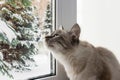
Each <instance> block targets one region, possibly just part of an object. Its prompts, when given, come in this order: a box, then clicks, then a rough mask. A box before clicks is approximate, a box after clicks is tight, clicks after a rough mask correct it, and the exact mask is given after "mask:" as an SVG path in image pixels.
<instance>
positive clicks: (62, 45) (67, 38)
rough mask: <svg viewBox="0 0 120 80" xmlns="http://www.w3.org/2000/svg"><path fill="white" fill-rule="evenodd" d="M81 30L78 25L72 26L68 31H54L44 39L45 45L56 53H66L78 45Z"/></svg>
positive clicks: (61, 29)
mask: <svg viewBox="0 0 120 80" xmlns="http://www.w3.org/2000/svg"><path fill="white" fill-rule="evenodd" d="M80 32H81V29H80V27H79V25H78V24H74V25H73V27H72V28H71V30H70V31H65V30H64V29H63V28H61V27H60V29H58V30H56V31H54V32H53V33H52V34H51V35H50V36H46V37H45V43H46V46H47V48H48V49H50V50H52V51H55V52H56V51H57V52H66V51H68V50H72V49H73V48H74V47H76V46H77V45H78V44H79V36H80Z"/></svg>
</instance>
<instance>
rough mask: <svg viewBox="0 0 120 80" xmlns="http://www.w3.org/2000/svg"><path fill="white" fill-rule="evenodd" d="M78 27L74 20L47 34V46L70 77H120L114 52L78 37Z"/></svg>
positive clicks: (94, 79) (87, 79)
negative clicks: (69, 27)
mask: <svg viewBox="0 0 120 80" xmlns="http://www.w3.org/2000/svg"><path fill="white" fill-rule="evenodd" d="M80 32H81V29H80V27H79V25H78V24H75V25H74V26H73V27H72V29H71V30H70V31H65V30H62V29H59V30H56V31H54V32H53V33H52V34H51V35H50V36H46V38H45V39H46V40H45V42H46V46H47V48H48V49H49V50H50V51H52V52H53V53H52V54H53V56H54V57H55V58H56V59H57V60H58V61H59V62H60V63H61V64H63V66H64V68H65V70H66V73H67V75H68V77H69V78H70V80H120V65H119V62H118V61H117V59H116V57H115V56H114V55H113V53H112V52H111V51H109V50H107V49H105V48H102V47H94V46H93V45H91V44H90V43H88V42H85V41H81V40H79V36H80Z"/></svg>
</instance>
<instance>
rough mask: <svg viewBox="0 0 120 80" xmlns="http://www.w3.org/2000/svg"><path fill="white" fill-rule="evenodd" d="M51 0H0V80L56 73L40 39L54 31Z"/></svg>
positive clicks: (37, 76)
mask: <svg viewBox="0 0 120 80" xmlns="http://www.w3.org/2000/svg"><path fill="white" fill-rule="evenodd" d="M54 4H55V3H54V2H53V0H0V80H27V79H33V78H41V77H43V76H44V77H45V76H49V75H53V74H54V73H55V61H54V58H53V57H52V55H51V54H50V52H48V51H47V50H45V48H44V46H43V39H44V37H45V35H47V34H50V33H51V32H52V30H54V28H55V27H54V26H55V21H53V20H55V19H53V18H54V7H55V6H54Z"/></svg>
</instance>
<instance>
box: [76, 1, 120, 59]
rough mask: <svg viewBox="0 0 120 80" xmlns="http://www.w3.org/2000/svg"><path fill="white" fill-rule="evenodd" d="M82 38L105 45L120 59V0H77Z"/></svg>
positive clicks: (98, 44)
mask: <svg viewBox="0 0 120 80" xmlns="http://www.w3.org/2000/svg"><path fill="white" fill-rule="evenodd" d="M77 22H78V23H79V24H80V26H81V29H82V33H81V39H82V40H87V41H88V42H90V43H92V44H94V45H95V46H104V47H106V48H108V49H110V50H111V51H113V52H114V53H115V55H116V56H117V58H118V59H119V61H120V0H77Z"/></svg>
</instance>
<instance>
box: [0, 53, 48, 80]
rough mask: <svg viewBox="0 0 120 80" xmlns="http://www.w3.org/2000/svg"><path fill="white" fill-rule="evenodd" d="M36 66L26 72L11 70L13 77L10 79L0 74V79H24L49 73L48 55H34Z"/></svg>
mask: <svg viewBox="0 0 120 80" xmlns="http://www.w3.org/2000/svg"><path fill="white" fill-rule="evenodd" d="M34 59H35V61H36V64H37V65H38V66H37V67H34V68H33V69H32V70H31V71H26V72H12V74H13V76H14V79H10V78H9V77H7V76H3V75H1V74H0V80H26V79H28V78H32V77H37V76H41V75H45V74H49V73H50V58H49V55H46V54H39V55H35V56H34Z"/></svg>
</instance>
